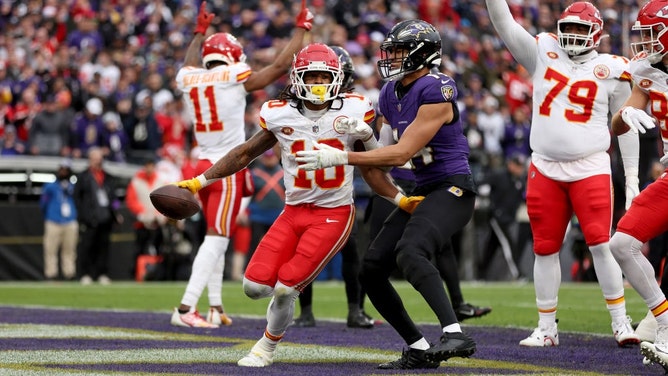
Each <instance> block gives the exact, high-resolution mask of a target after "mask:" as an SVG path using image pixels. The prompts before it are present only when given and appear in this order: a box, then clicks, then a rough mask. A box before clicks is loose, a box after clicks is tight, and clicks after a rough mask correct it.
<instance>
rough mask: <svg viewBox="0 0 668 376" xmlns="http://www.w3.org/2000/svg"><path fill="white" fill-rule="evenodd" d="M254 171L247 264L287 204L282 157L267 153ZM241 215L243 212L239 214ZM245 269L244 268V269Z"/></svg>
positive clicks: (249, 209)
mask: <svg viewBox="0 0 668 376" xmlns="http://www.w3.org/2000/svg"><path fill="white" fill-rule="evenodd" d="M258 162H259V163H256V164H255V165H254V167H253V168H252V169H251V176H252V177H253V185H254V186H255V192H254V193H253V196H252V197H251V202H250V204H248V212H249V214H248V220H249V222H250V229H251V242H250V246H249V248H248V252H247V253H246V263H245V265H248V261H249V260H250V258H251V257H252V256H253V253H254V252H255V248H256V247H257V245H258V244H259V243H260V239H262V237H263V236H264V234H265V233H267V231H268V230H269V227H271V225H272V224H273V223H274V221H275V220H276V218H277V217H278V215H279V214H281V211H282V210H283V206H284V205H285V184H284V182H283V168H282V167H281V165H280V163H279V162H280V157H279V156H278V155H276V153H275V151H274V150H273V149H269V150H267V151H266V152H264V153H263V154H262V155H261V156H260V158H258ZM239 215H240V216H241V213H240V214H239ZM244 268H245V267H244Z"/></svg>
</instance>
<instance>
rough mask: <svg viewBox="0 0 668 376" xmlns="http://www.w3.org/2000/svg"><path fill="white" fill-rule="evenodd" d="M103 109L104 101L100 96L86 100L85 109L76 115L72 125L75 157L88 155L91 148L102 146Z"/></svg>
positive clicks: (73, 153)
mask: <svg viewBox="0 0 668 376" xmlns="http://www.w3.org/2000/svg"><path fill="white" fill-rule="evenodd" d="M103 110H104V107H103V104H102V101H101V100H100V99H99V98H91V99H89V100H88V101H87V102H86V107H85V108H84V110H83V111H82V112H80V113H79V114H77V115H76V116H75V117H74V123H73V125H72V156H73V157H75V158H83V157H86V156H87V155H88V150H89V149H90V148H92V147H102V145H103V144H104V140H103V134H104V123H103V122H102V111H103Z"/></svg>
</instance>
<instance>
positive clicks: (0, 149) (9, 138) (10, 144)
mask: <svg viewBox="0 0 668 376" xmlns="http://www.w3.org/2000/svg"><path fill="white" fill-rule="evenodd" d="M0 140H2V143H1V144H0V155H19V154H24V153H25V152H26V146H25V145H24V144H23V142H21V140H19V139H18V137H17V136H16V128H15V127H14V126H13V125H11V124H10V125H7V126H5V133H4V135H3V136H2V137H0Z"/></svg>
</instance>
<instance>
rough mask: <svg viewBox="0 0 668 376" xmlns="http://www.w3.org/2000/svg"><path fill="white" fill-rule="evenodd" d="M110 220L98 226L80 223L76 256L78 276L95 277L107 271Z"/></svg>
mask: <svg viewBox="0 0 668 376" xmlns="http://www.w3.org/2000/svg"><path fill="white" fill-rule="evenodd" d="M111 228H112V222H109V223H105V224H102V225H98V226H87V225H80V226H79V229H80V231H81V232H80V233H79V249H78V252H77V253H78V256H77V264H78V269H79V271H78V274H79V277H83V276H84V275H88V276H90V277H91V278H93V279H97V278H98V277H99V276H101V275H106V274H107V273H108V272H109V243H110V242H111Z"/></svg>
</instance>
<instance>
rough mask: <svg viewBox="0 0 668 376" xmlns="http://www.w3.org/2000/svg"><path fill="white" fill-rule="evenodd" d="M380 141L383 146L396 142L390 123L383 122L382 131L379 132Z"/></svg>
mask: <svg viewBox="0 0 668 376" xmlns="http://www.w3.org/2000/svg"><path fill="white" fill-rule="evenodd" d="M378 141H379V142H380V143H381V144H382V145H383V146H387V145H394V144H396V142H394V137H392V127H390V125H389V124H387V123H383V125H382V127H381V128H380V132H378Z"/></svg>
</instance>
